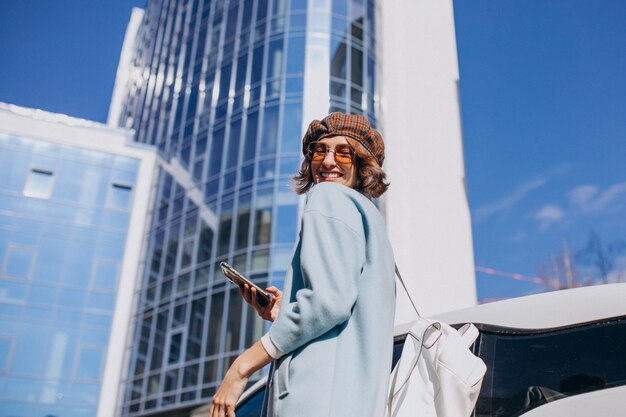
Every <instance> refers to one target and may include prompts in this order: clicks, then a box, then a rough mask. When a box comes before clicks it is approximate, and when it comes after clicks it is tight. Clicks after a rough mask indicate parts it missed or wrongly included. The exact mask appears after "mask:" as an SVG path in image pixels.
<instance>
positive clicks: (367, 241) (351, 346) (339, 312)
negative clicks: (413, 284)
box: [267, 183, 395, 417]
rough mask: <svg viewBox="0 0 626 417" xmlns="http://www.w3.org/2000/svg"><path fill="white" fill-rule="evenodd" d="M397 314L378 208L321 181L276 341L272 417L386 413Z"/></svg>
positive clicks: (310, 204)
mask: <svg viewBox="0 0 626 417" xmlns="http://www.w3.org/2000/svg"><path fill="white" fill-rule="evenodd" d="M394 311H395V281H394V259H393V252H392V249H391V245H390V243H389V240H388V238H387V234H386V231H385V225H384V222H383V219H382V216H381V215H380V213H379V211H378V209H377V208H376V207H375V206H374V204H372V202H371V201H370V200H369V199H368V198H366V197H365V196H363V195H362V194H361V193H359V192H358V191H355V190H353V189H351V188H348V187H346V186H343V185H338V184H333V183H321V184H318V185H316V186H314V187H313V188H312V189H311V191H309V193H308V195H307V200H306V205H305V209H304V213H303V218H302V229H301V233H300V238H299V240H298V243H297V245H296V248H295V252H294V256H293V259H292V261H291V265H290V268H289V271H288V273H287V278H286V282H285V288H284V298H283V302H282V305H281V309H280V313H279V315H278V317H277V319H276V320H275V321H274V323H273V324H272V327H271V329H270V332H269V337H270V339H271V340H272V342H273V343H274V345H276V347H277V348H278V349H279V350H280V351H282V352H285V356H283V357H282V358H280V359H279V360H278V361H277V363H276V364H275V365H274V367H273V368H272V369H273V372H272V375H271V380H270V384H269V390H268V395H267V400H268V413H267V415H268V416H272V417H309V416H310V417H329V416H336V417H350V416H354V417H368V416H377V417H378V416H382V415H383V414H384V408H385V399H386V394H387V382H388V380H389V374H390V372H391V356H392V348H393V318H394V317H393V316H394Z"/></svg>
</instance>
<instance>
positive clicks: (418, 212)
mask: <svg viewBox="0 0 626 417" xmlns="http://www.w3.org/2000/svg"><path fill="white" fill-rule="evenodd" d="M380 7H381V43H380V52H379V56H380V57H381V58H382V60H381V65H382V68H381V73H382V74H381V77H380V78H379V79H380V80H381V83H380V94H381V130H382V132H383V136H384V138H385V142H386V145H387V151H386V155H387V158H386V160H385V166H384V168H385V170H386V172H387V173H388V179H389V180H390V181H391V187H390V188H389V191H388V192H387V193H386V194H385V196H384V197H385V199H384V205H385V211H386V218H387V225H388V231H389V235H390V238H391V241H392V244H393V246H394V250H395V255H396V263H397V265H398V267H399V269H400V271H401V272H402V274H403V277H404V279H405V282H406V284H407V286H408V287H409V291H410V292H411V295H412V298H413V299H414V301H415V302H416V304H417V307H418V309H419V310H420V313H421V314H424V315H431V314H435V313H439V312H444V311H448V310H453V309H458V308H463V307H467V306H471V305H474V304H476V286H475V275H474V255H473V249H472V230H471V222H470V212H469V204H468V201H467V194H466V188H465V168H464V161H463V143H462V132H461V120H460V105H459V97H458V89H457V84H458V79H459V73H458V62H457V51H456V41H455V32H454V14H453V8H452V1H451V0H436V1H433V0H395V1H381V2H380ZM397 292H398V295H399V303H398V309H397V313H396V322H397V323H402V322H406V321H409V320H410V319H411V318H412V317H414V315H415V313H414V312H413V309H412V307H411V306H410V304H409V303H408V299H407V298H406V297H405V296H404V293H403V290H402V288H401V287H398V290H397Z"/></svg>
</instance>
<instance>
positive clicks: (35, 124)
mask: <svg viewBox="0 0 626 417" xmlns="http://www.w3.org/2000/svg"><path fill="white" fill-rule="evenodd" d="M0 126H2V129H1V130H2V131H3V132H5V133H9V134H14V135H16V136H22V137H28V138H33V139H40V140H43V141H46V142H50V143H56V144H61V145H67V146H72V147H76V148H80V149H87V150H92V151H99V152H106V153H110V154H115V155H122V156H127V157H131V158H136V159H139V160H140V161H141V162H140V165H139V170H138V173H137V182H136V183H135V186H134V191H133V193H134V197H133V207H132V211H131V215H130V220H129V228H128V231H127V238H126V246H125V249H124V260H123V263H122V267H121V271H120V279H119V287H118V291H117V298H116V304H115V312H114V314H113V320H112V325H111V333H110V339H109V345H108V350H107V353H106V359H105V364H104V374H103V377H102V383H101V388H100V401H99V403H98V414H97V417H113V416H114V415H116V411H117V410H116V406H117V404H119V403H121V399H118V395H122V394H123V391H122V390H121V387H122V380H123V378H124V377H125V372H126V371H127V362H126V357H125V349H126V345H127V343H130V341H127V337H129V336H132V335H130V330H131V327H130V326H131V323H132V309H133V307H134V306H133V301H134V299H133V297H134V295H135V287H136V285H137V277H138V276H139V274H138V268H139V267H140V260H141V256H142V245H143V238H144V235H145V234H146V230H147V227H148V220H149V217H148V215H147V214H148V212H149V209H150V208H151V207H152V202H151V201H150V199H151V192H152V188H153V181H154V180H155V178H156V175H155V174H156V163H157V156H156V152H155V151H154V150H153V149H152V148H151V147H149V146H146V145H141V144H135V143H134V142H132V132H131V131H129V130H127V129H118V128H112V127H108V126H106V125H103V124H101V123H97V122H92V121H88V120H84V119H77V118H74V117H70V116H66V115H63V114H56V113H49V112H46V111H43V110H35V109H29V108H24V107H19V106H15V105H10V104H5V103H0Z"/></svg>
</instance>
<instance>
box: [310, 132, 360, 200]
mask: <svg viewBox="0 0 626 417" xmlns="http://www.w3.org/2000/svg"><path fill="white" fill-rule="evenodd" d="M312 145H313V146H314V147H315V148H316V149H317V152H315V157H311V173H312V174H313V182H315V184H319V183H320V182H336V183H338V184H342V185H345V186H346V187H350V188H354V186H355V185H356V183H357V169H356V163H355V159H354V151H352V150H351V148H350V144H349V143H348V141H347V139H346V137H345V136H332V137H329V138H324V139H322V140H320V141H317V142H316V143H315V144H312ZM324 151H325V152H324ZM346 151H349V152H351V154H350V155H351V157H350V158H348V157H347V155H346ZM338 152H339V153H340V155H339V158H337V153H338ZM311 155H312V153H311ZM322 155H323V158H322Z"/></svg>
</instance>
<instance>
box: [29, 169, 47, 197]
mask: <svg viewBox="0 0 626 417" xmlns="http://www.w3.org/2000/svg"><path fill="white" fill-rule="evenodd" d="M53 186H54V173H53V172H52V171H48V170H43V169H37V168H33V169H31V170H30V173H29V175H28V178H27V179H26V185H24V195H26V196H29V197H38V198H50V196H51V195H52V187H53Z"/></svg>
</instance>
